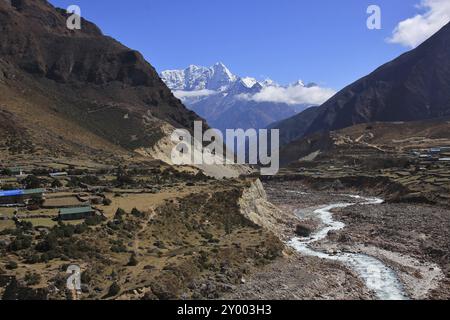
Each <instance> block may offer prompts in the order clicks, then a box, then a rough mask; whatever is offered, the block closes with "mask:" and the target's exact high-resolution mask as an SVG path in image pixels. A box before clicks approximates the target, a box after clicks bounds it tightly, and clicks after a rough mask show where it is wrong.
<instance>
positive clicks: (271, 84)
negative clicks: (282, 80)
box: [260, 78, 280, 87]
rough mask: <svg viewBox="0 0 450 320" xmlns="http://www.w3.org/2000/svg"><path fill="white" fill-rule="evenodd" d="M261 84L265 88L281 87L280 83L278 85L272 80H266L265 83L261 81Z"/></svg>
mask: <svg viewBox="0 0 450 320" xmlns="http://www.w3.org/2000/svg"><path fill="white" fill-rule="evenodd" d="M260 84H261V85H262V86H263V87H279V86H280V85H279V84H278V83H276V82H275V81H273V80H272V79H269V78H267V79H265V80H264V81H261V82H260Z"/></svg>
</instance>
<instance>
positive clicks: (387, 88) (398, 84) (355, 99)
mask: <svg viewBox="0 0 450 320" xmlns="http://www.w3.org/2000/svg"><path fill="white" fill-rule="evenodd" d="M449 115H450V24H447V25H446V26H445V27H444V28H442V29H441V30H440V31H439V32H437V33H436V34H435V35H433V36H432V37H431V38H430V39H428V40H427V41H425V42H424V43H423V44H422V45H420V46H419V47H417V48H416V49H414V50H412V51H410V52H407V53H405V54H403V55H401V56H400V57H398V58H397V59H395V60H393V61H391V62H389V63H387V64H385V65H383V66H381V67H380V68H378V69H377V70H375V71H374V72H373V73H371V74H370V75H368V76H366V77H364V78H362V79H360V80H358V81H356V82H355V83H353V84H351V85H350V86H348V87H346V88H344V89H343V90H342V91H340V92H339V93H337V94H336V95H334V96H333V97H332V98H331V99H329V100H328V101H327V102H325V103H324V104H323V105H321V106H320V107H314V108H310V109H308V110H306V111H304V112H302V113H300V114H298V115H296V116H294V117H292V118H289V119H286V120H283V121H281V122H279V123H276V124H274V125H272V126H271V128H279V129H280V131H281V139H282V142H283V143H284V144H288V143H290V142H292V141H295V140H297V139H300V138H302V137H305V136H309V135H310V134H313V133H316V132H327V131H333V130H338V129H342V128H346V127H350V126H353V125H356V124H360V123H371V122H399V121H421V120H426V119H439V118H444V117H447V116H449Z"/></svg>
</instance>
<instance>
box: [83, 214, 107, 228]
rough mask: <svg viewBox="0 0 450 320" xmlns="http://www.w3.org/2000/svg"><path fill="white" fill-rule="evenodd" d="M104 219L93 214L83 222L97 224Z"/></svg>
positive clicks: (90, 224) (91, 224)
mask: <svg viewBox="0 0 450 320" xmlns="http://www.w3.org/2000/svg"><path fill="white" fill-rule="evenodd" d="M104 220H105V219H104V218H103V217H102V216H99V215H95V216H92V217H89V218H87V219H86V221H85V223H86V225H88V226H97V225H99V224H101V223H102V222H103V221H104Z"/></svg>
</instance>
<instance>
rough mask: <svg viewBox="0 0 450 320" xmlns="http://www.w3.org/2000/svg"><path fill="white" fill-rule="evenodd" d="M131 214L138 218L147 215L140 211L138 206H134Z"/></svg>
mask: <svg viewBox="0 0 450 320" xmlns="http://www.w3.org/2000/svg"><path fill="white" fill-rule="evenodd" d="M131 214H132V215H133V216H135V217H136V218H143V217H144V216H145V215H144V214H143V213H142V212H141V211H139V210H138V209H136V208H133V210H131Z"/></svg>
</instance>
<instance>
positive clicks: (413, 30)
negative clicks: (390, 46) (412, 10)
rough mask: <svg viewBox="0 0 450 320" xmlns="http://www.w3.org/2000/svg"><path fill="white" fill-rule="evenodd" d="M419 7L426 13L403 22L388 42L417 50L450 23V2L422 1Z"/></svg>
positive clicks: (445, 0)
mask: <svg viewBox="0 0 450 320" xmlns="http://www.w3.org/2000/svg"><path fill="white" fill-rule="evenodd" d="M417 7H418V8H419V9H422V10H425V12H424V13H422V14H418V15H416V16H414V17H412V18H409V19H406V20H403V21H401V22H400V23H399V24H398V25H397V27H396V28H395V29H394V31H393V32H392V36H391V37H390V38H388V39H387V41H388V42H390V43H398V44H401V45H403V46H406V47H411V48H415V47H417V46H418V45H420V44H421V43H422V42H424V41H425V40H427V39H428V38H429V37H431V36H432V35H433V34H435V33H436V32H437V31H439V30H440V29H441V28H442V27H443V26H445V25H446V24H447V23H448V22H449V21H450V1H449V0H422V2H421V3H420V5H418V6H417Z"/></svg>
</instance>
